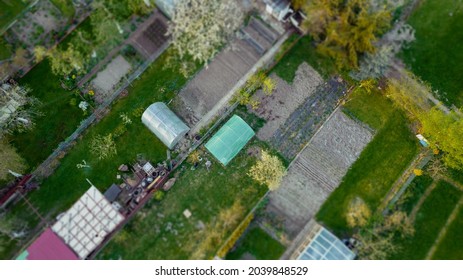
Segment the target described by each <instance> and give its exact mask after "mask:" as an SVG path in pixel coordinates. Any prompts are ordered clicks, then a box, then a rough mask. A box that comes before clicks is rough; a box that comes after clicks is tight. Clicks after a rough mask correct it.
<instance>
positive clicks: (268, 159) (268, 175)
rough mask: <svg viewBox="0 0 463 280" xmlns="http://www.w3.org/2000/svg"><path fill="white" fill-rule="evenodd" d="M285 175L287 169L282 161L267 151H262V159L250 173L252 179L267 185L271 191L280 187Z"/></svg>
mask: <svg viewBox="0 0 463 280" xmlns="http://www.w3.org/2000/svg"><path fill="white" fill-rule="evenodd" d="M285 174H286V169H285V167H284V166H283V163H282V162H281V160H280V159H279V158H278V157H277V156H272V155H271V154H270V153H269V152H267V151H265V150H262V156H261V159H260V160H258V161H257V162H256V164H255V165H253V166H252V167H251V169H250V170H249V172H248V175H249V176H250V177H251V178H253V179H254V180H256V181H257V182H259V183H260V184H263V185H266V186H267V187H268V188H269V190H271V191H274V190H276V189H277V188H278V187H279V186H280V182H281V179H282V178H283V176H284V175H285Z"/></svg>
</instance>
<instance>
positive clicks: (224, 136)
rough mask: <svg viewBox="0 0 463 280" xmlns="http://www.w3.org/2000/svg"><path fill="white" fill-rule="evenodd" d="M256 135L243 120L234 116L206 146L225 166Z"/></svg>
mask: <svg viewBox="0 0 463 280" xmlns="http://www.w3.org/2000/svg"><path fill="white" fill-rule="evenodd" d="M254 134H255V133H254V131H253V130H252V128H251V127H250V126H249V125H248V124H247V123H246V122H245V121H243V119H242V118H240V117H238V116H237V115H233V117H231V118H230V119H229V120H228V121H227V122H226V123H225V124H224V125H223V126H222V128H220V130H219V131H217V133H216V134H215V135H214V136H213V137H212V138H211V139H210V140H209V141H208V142H207V143H206V145H205V146H206V148H207V149H208V150H209V152H211V154H212V155H213V156H214V157H215V158H217V159H218V160H219V161H220V162H221V163H222V164H223V165H227V164H228V163H229V162H230V161H231V160H232V159H233V158H234V157H235V156H236V155H237V154H238V153H239V152H240V151H241V149H242V148H243V147H244V146H245V145H246V143H248V141H249V140H250V139H251V138H252V137H253V136H254Z"/></svg>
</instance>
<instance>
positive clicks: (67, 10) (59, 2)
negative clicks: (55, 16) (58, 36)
mask: <svg viewBox="0 0 463 280" xmlns="http://www.w3.org/2000/svg"><path fill="white" fill-rule="evenodd" d="M51 2H52V3H53V4H54V5H55V6H56V7H57V8H58V9H59V10H60V11H61V12H62V13H63V15H64V16H65V17H67V18H69V19H70V18H72V17H73V16H74V13H75V9H74V5H73V4H72V0H51Z"/></svg>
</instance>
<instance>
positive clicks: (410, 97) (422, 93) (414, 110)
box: [385, 73, 431, 119]
mask: <svg viewBox="0 0 463 280" xmlns="http://www.w3.org/2000/svg"><path fill="white" fill-rule="evenodd" d="M429 91H430V89H429V88H428V87H426V86H425V85H423V84H421V83H420V81H418V80H417V78H416V77H414V76H413V74H411V73H406V75H403V76H402V78H399V79H396V78H393V79H389V80H388V85H387V88H386V90H385V94H386V97H388V98H390V99H391V100H392V101H393V102H394V105H396V106H397V107H399V108H401V109H403V110H404V111H405V112H407V113H408V114H409V116H410V117H412V118H413V119H416V118H418V117H419V116H420V115H421V114H422V113H423V112H426V111H429V110H430V109H431V104H430V102H429V99H428V95H427V92H429Z"/></svg>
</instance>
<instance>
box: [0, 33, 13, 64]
mask: <svg viewBox="0 0 463 280" xmlns="http://www.w3.org/2000/svg"><path fill="white" fill-rule="evenodd" d="M11 55H12V52H11V46H10V45H8V43H7V42H6V41H5V39H4V38H3V37H1V36H0V60H3V59H7V58H10V57H11Z"/></svg>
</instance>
